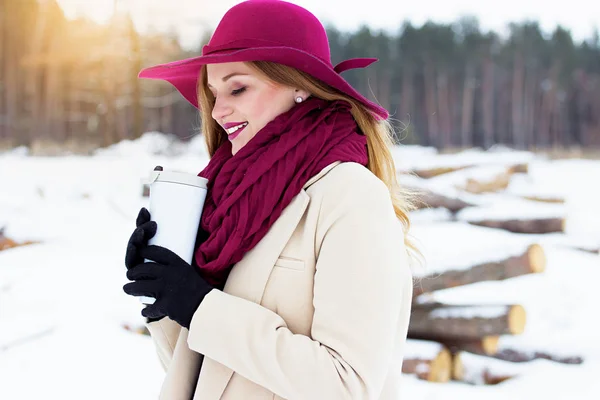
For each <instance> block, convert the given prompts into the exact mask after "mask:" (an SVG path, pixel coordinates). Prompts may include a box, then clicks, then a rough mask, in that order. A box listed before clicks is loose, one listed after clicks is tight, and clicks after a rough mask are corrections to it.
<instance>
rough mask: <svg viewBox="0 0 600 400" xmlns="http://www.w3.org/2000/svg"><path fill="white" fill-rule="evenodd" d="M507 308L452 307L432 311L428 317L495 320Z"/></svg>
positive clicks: (504, 312) (505, 311) (491, 306)
mask: <svg viewBox="0 0 600 400" xmlns="http://www.w3.org/2000/svg"><path fill="white" fill-rule="evenodd" d="M507 311H508V308H507V307H506V306H493V305H489V306H481V307H479V306H475V307H469V306H454V307H444V308H438V309H436V310H433V311H432V312H431V313H430V314H429V315H430V316H431V318H433V319H436V318H438V319H446V318H465V319H471V318H497V317H501V316H503V315H506V313H507Z"/></svg>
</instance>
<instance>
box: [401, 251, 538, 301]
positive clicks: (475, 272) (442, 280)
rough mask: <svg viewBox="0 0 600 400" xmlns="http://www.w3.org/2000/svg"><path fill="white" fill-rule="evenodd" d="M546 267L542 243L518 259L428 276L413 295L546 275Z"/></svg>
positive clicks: (517, 256) (450, 270)
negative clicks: (484, 282) (525, 276)
mask: <svg viewBox="0 0 600 400" xmlns="http://www.w3.org/2000/svg"><path fill="white" fill-rule="evenodd" d="M545 268H546V256H545V254H544V251H543V249H542V247H541V246H540V245H539V244H532V245H530V246H529V247H527V249H526V250H525V251H524V252H523V253H522V254H519V255H516V256H511V257H506V258H505V259H501V260H496V261H489V262H484V263H481V264H478V265H474V266H472V267H469V268H461V269H449V270H446V271H444V272H442V273H439V274H435V275H433V274H432V275H428V276H425V277H423V278H422V279H420V280H419V282H418V284H417V285H416V286H415V288H414V290H413V294H414V295H415V296H418V295H420V294H422V293H427V292H433V291H436V290H441V289H447V288H452V287H456V286H462V285H468V284H471V283H476V282H483V281H498V280H504V279H509V278H513V277H516V276H520V275H526V274H535V273H540V272H543V271H544V270H545Z"/></svg>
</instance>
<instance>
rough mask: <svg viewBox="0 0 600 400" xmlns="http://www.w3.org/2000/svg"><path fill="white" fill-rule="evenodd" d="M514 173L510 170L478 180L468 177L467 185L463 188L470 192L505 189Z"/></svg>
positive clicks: (488, 191) (491, 191) (489, 191)
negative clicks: (487, 178)
mask: <svg viewBox="0 0 600 400" xmlns="http://www.w3.org/2000/svg"><path fill="white" fill-rule="evenodd" d="M511 176H512V173H510V172H509V171H508V170H507V171H504V172H502V173H500V174H497V175H495V176H493V177H491V178H490V179H489V180H485V181H484V180H478V179H473V178H468V179H467V183H466V184H465V187H464V188H463V189H464V190H466V191H467V192H469V193H475V194H480V193H493V192H499V191H501V190H505V189H506V188H507V187H508V184H509V183H510V177H511Z"/></svg>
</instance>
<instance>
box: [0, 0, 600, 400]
mask: <svg viewBox="0 0 600 400" xmlns="http://www.w3.org/2000/svg"><path fill="white" fill-rule="evenodd" d="M292 2H294V3H296V4H298V5H301V6H303V7H305V8H307V9H309V10H310V11H311V12H313V13H314V14H315V15H316V16H317V17H318V18H319V19H321V21H322V22H323V23H324V24H325V26H326V28H327V31H328V34H329V39H330V47H331V55H332V62H333V64H334V65H335V64H336V63H338V62H340V61H342V60H344V59H347V58H353V57H376V58H379V61H378V62H377V63H375V64H373V65H371V66H370V67H369V68H367V69H362V70H354V71H348V72H345V73H344V74H343V75H344V77H345V78H346V79H348V80H349V81H350V82H351V84H352V85H354V86H355V87H356V88H357V89H358V90H359V91H361V92H362V93H363V94H364V95H366V96H367V97H369V98H370V99H372V100H374V101H377V102H379V103H380V104H382V105H383V106H384V107H386V108H387V109H388V110H389V111H390V113H391V122H392V123H393V125H394V126H395V128H396V129H395V135H396V139H397V142H398V143H397V145H395V146H394V147H393V149H392V152H393V156H394V159H395V163H396V168H397V174H398V178H399V181H400V184H401V185H402V186H403V187H405V188H408V189H410V190H411V191H413V192H414V193H415V200H416V202H415V209H413V210H411V211H410V213H409V217H410V220H411V229H410V235H411V238H412V240H413V241H414V243H415V244H416V245H417V247H418V248H419V249H420V250H421V252H422V253H423V256H424V260H423V261H424V262H423V264H421V265H416V264H415V265H414V266H413V271H414V275H415V285H414V298H413V304H412V309H413V312H412V316H411V321H410V326H409V332H408V336H409V338H408V344H407V347H406V352H405V355H404V359H403V360H395V362H403V368H402V372H403V374H402V376H401V379H403V380H404V384H403V388H404V389H403V390H404V394H403V396H404V397H406V398H419V399H430V400H436V399H440V400H441V399H444V400H445V399H471V398H472V399H486V400H490V399H507V398H510V399H523V400H525V399H527V400H529V399H531V398H533V397H550V398H555V399H563V398H564V399H573V398H576V399H594V400H596V399H598V398H600V381H599V380H598V379H597V371H598V370H600V346H599V345H598V340H597V337H596V334H597V331H596V330H597V328H596V320H597V318H596V317H595V316H597V315H598V304H599V303H598V295H597V293H598V291H597V286H598V282H599V281H600V265H599V261H600V208H598V204H600V190H599V189H598V182H600V160H599V158H600V33H599V29H600V13H598V12H597V11H596V10H595V9H594V8H593V6H591V5H590V4H591V3H589V2H587V1H584V0H571V1H569V2H555V3H551V2H547V1H542V0H520V1H515V0H505V1H502V2H482V1H476V0H446V1H442V0H420V1H413V2H398V1H393V0H369V1H368V2H354V3H353V2H349V1H347V0H346V1H343V0H326V1H324V0H298V1H292ZM236 3H238V1H233V0H168V1H166V0H0V399H3V400H4V399H8V400H13V399H38V398H51V399H54V398H61V399H71V398H72V399H79V398H86V399H106V398H111V399H148V398H156V397H158V395H157V394H158V392H159V390H160V385H161V383H162V379H163V377H164V372H163V371H162V369H161V368H160V366H159V363H158V360H157V358H156V354H155V351H154V348H153V344H152V341H151V339H150V338H149V336H148V332H147V330H146V328H145V326H144V321H143V319H142V318H141V315H140V310H141V305H140V303H139V301H138V300H137V299H134V298H131V297H130V296H126V295H125V294H124V293H123V292H122V289H121V288H122V286H123V284H125V283H126V282H127V280H126V278H125V271H124V269H125V267H124V264H123V259H124V252H125V246H126V243H127V240H128V238H129V236H130V234H131V232H132V230H133V229H134V227H135V217H136V215H137V213H138V211H139V209H140V207H142V206H146V207H147V206H148V202H149V197H148V195H149V191H148V185H147V184H146V182H147V181H146V179H147V178H148V177H149V173H150V171H152V169H153V168H154V166H156V165H161V166H164V167H165V169H167V170H168V169H175V170H180V171H185V172H190V173H198V172H199V171H201V170H202V169H203V168H204V166H205V165H206V163H208V160H209V158H208V155H207V152H206V149H205V146H204V142H203V138H202V137H201V135H199V127H200V123H201V121H200V120H199V115H198V112H197V110H195V109H194V108H193V107H192V106H191V105H190V104H188V103H187V102H186V101H185V100H184V99H183V97H181V96H180V95H179V93H178V92H176V91H175V90H174V89H173V88H172V87H171V86H170V85H169V84H167V83H165V82H159V81H149V80H140V79H138V78H137V75H138V72H139V71H140V70H141V69H142V68H144V67H147V66H151V65H155V64H159V63H164V62H168V61H173V60H176V59H182V58H187V57H193V56H195V55H198V54H200V52H201V48H202V45H203V44H205V43H206V42H207V41H208V39H209V38H210V35H211V33H212V30H213V29H214V28H215V26H216V24H217V23H218V21H219V20H220V18H221V17H222V15H223V14H224V13H225V12H226V11H227V10H228V9H229V8H230V7H231V6H233V5H234V4H236ZM159 229H160V228H159ZM32 382H35V384H32ZM319 400H320V399H319Z"/></svg>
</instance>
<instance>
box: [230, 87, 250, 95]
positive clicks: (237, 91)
mask: <svg viewBox="0 0 600 400" xmlns="http://www.w3.org/2000/svg"><path fill="white" fill-rule="evenodd" d="M245 91H246V87H245V86H244V87H242V88H239V89H235V90H232V91H231V95H232V96H237V95H239V94H241V93H243V92H245Z"/></svg>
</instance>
